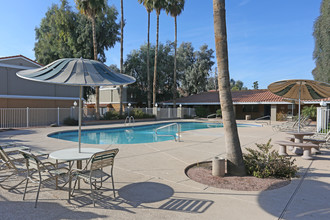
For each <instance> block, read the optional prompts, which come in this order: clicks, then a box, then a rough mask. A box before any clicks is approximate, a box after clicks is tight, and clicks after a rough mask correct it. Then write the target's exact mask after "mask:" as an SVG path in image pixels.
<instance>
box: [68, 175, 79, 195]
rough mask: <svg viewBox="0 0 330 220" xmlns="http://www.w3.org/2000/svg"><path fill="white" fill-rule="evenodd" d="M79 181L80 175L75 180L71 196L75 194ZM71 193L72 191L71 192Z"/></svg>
mask: <svg viewBox="0 0 330 220" xmlns="http://www.w3.org/2000/svg"><path fill="white" fill-rule="evenodd" d="M77 182H78V177H77V179H76V180H75V181H74V185H73V188H72V193H71V196H73V193H74V190H75V189H76V185H77ZM69 193H70V192H69Z"/></svg>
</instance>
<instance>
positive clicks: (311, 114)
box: [301, 105, 316, 119]
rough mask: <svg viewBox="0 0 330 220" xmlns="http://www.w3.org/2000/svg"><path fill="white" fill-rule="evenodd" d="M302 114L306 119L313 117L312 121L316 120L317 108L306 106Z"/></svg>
mask: <svg viewBox="0 0 330 220" xmlns="http://www.w3.org/2000/svg"><path fill="white" fill-rule="evenodd" d="M301 114H302V115H303V116H305V117H308V116H309V117H311V118H312V119H315V118H316V107H315V106H314V105H311V106H305V107H304V108H303V109H302V110H301Z"/></svg>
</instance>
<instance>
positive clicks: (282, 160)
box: [243, 139, 298, 178]
mask: <svg viewBox="0 0 330 220" xmlns="http://www.w3.org/2000/svg"><path fill="white" fill-rule="evenodd" d="M270 142H271V139H270V140H269V141H268V142H267V143H266V144H256V146H257V148H258V150H254V149H251V148H247V149H246V150H247V151H248V152H249V153H248V154H243V158H244V163H245V167H246V170H247V173H248V174H249V175H253V176H255V177H258V178H267V177H275V178H292V177H295V176H296V174H297V171H298V168H297V166H296V165H294V161H295V159H294V160H292V161H291V160H290V158H288V157H284V156H280V155H279V154H278V152H277V151H275V150H273V151H271V148H272V147H273V146H272V145H271V144H270Z"/></svg>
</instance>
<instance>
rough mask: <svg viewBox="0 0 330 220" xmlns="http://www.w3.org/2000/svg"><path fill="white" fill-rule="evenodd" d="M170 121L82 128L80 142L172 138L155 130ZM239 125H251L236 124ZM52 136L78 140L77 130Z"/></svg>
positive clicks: (184, 126) (187, 125)
mask: <svg viewBox="0 0 330 220" xmlns="http://www.w3.org/2000/svg"><path fill="white" fill-rule="evenodd" d="M178 123H179V124H180V125H181V131H189V130H196V129H205V128H217V127H223V125H222V124H220V123H200V122H178ZM167 124H171V123H160V124H153V125H143V126H134V127H121V128H107V129H93V130H82V132H81V143H85V144H140V143H151V142H160V141H168V140H173V139H174V137H173V136H157V135H156V134H155V130H156V129H157V128H159V127H161V126H164V125H167ZM237 126H239V127H246V126H252V125H243V124H238V125H237ZM176 133H177V127H176V126H170V127H167V128H164V129H161V130H159V131H158V134H165V135H168V134H170V135H175V134H176ZM48 136H49V137H52V138H58V139H62V140H67V141H75V142H78V131H64V132H57V133H53V134H50V135H48Z"/></svg>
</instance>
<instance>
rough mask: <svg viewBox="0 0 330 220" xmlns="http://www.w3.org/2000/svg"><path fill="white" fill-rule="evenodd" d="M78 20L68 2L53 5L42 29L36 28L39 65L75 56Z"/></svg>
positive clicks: (42, 24) (41, 25) (41, 26)
mask: <svg viewBox="0 0 330 220" xmlns="http://www.w3.org/2000/svg"><path fill="white" fill-rule="evenodd" d="M76 19H77V15H76V14H75V13H74V12H72V11H71V7H70V6H69V5H68V2H67V1H66V0H62V1H61V6H58V5H55V4H53V5H52V6H51V7H50V8H49V9H48V11H47V12H46V16H45V17H44V18H43V19H42V20H41V24H40V27H39V28H38V27H36V28H35V33H36V40H37V42H36V43H35V46H34V51H35V57H36V60H37V61H38V62H39V63H41V64H43V65H47V64H49V63H51V62H53V61H55V60H57V59H59V58H64V57H73V56H74V53H75V52H74V50H75V47H76V44H75V41H74V39H76V33H75V32H74V27H75V24H76V22H75V20H76Z"/></svg>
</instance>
